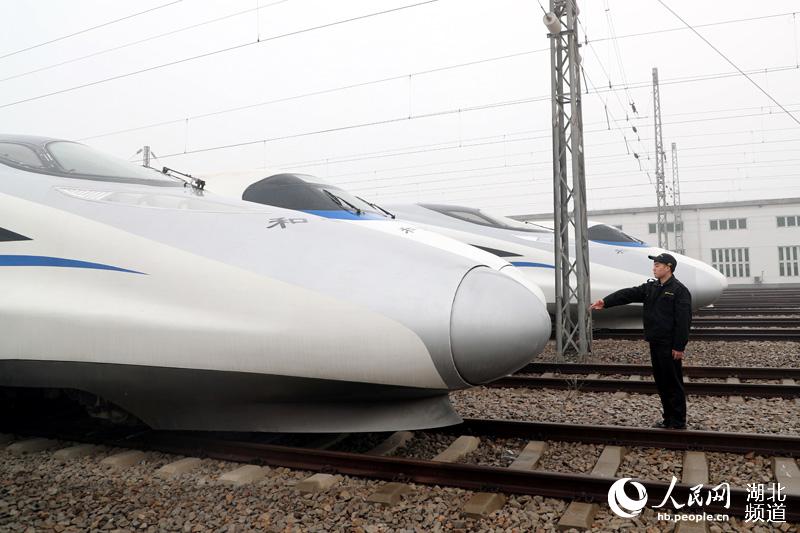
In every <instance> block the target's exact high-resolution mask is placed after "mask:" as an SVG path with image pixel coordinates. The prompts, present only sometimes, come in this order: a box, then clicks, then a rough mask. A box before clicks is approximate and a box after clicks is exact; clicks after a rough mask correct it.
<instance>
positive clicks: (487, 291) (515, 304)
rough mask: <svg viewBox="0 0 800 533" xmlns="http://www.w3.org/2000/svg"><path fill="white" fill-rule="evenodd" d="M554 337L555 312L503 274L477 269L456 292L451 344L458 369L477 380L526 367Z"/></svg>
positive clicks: (466, 376)
mask: <svg viewBox="0 0 800 533" xmlns="http://www.w3.org/2000/svg"><path fill="white" fill-rule="evenodd" d="M549 337H550V316H549V315H548V314H547V308H546V307H545V306H544V304H542V302H541V301H540V300H539V298H538V297H537V296H536V294H535V293H533V292H531V291H530V290H528V289H527V288H525V287H524V286H522V285H520V284H519V283H517V282H516V281H514V280H513V279H511V278H509V277H508V276H506V275H504V274H501V273H500V272H497V271H494V270H489V269H486V268H476V269H473V270H471V271H470V272H468V273H467V275H466V276H465V277H464V279H463V281H462V282H461V285H459V287H458V290H457V291H456V297H455V300H454V301H453V311H452V315H451V319H450V345H451V349H452V353H453V361H454V362H455V366H456V369H457V370H458V373H459V374H461V376H462V377H463V378H464V380H465V381H467V382H469V383H472V384H479V383H486V382H488V381H492V380H494V379H498V378H500V377H503V376H505V375H508V374H509V373H511V372H513V371H515V370H517V369H519V368H521V367H523V366H525V365H526V364H527V363H529V362H530V361H531V360H532V359H533V357H534V356H535V355H536V354H538V353H539V352H541V351H542V349H543V348H544V345H545V343H547V340H548V339H549Z"/></svg>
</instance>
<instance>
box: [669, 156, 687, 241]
mask: <svg viewBox="0 0 800 533" xmlns="http://www.w3.org/2000/svg"><path fill="white" fill-rule="evenodd" d="M672 212H673V216H672V218H673V219H674V220H675V251H676V252H678V253H679V254H682V253H686V250H685V249H684V247H683V216H682V215H681V184H680V180H679V179H678V145H677V144H675V143H672Z"/></svg>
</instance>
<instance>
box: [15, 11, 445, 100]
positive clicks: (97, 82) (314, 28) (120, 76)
mask: <svg viewBox="0 0 800 533" xmlns="http://www.w3.org/2000/svg"><path fill="white" fill-rule="evenodd" d="M438 1H439V0H424V1H422V2H417V3H415V4H408V5H405V6H400V7H395V8H392V9H385V10H382V11H376V12H373V13H368V14H366V15H359V16H356V17H350V18H347V19H342V20H337V21H334V22H328V23H326V24H320V25H317V26H311V27H308V28H303V29H300V30H295V31H291V32H287V33H282V34H279V35H273V36H271V37H266V38H264V39H261V40H260V41H259V40H255V41H248V42H246V43H242V44H237V45H234V46H229V47H227V48H222V49H218V50H213V51H211V52H206V53H203V54H198V55H195V56H190V57H184V58H183V59H178V60H175V61H169V62H167V63H161V64H159V65H153V66H150V67H147V68H143V69H139V70H135V71H132V72H126V73H124V74H118V75H116V76H111V77H108V78H103V79H100V80H95V81H92V82H88V83H84V84H81V85H75V86H73V87H67V88H66V89H61V90H58V91H53V92H50V93H45V94H39V95H36V96H31V97H28V98H23V99H22V100H17V101H14V102H9V103H6V104H0V109H4V108H7V107H11V106H15V105H19V104H23V103H27V102H33V101H36V100H41V99H42V98H48V97H51V96H55V95H58V94H64V93H68V92H72V91H77V90H79V89H85V88H87V87H93V86H96V85H100V84H103V83H108V82H110V81H115V80H120V79H124V78H129V77H131V76H136V75H139V74H144V73H146V72H153V71H155V70H159V69H162V68H166V67H172V66H175V65H180V64H183V63H188V62H191V61H196V60H198V59H203V58H207V57H212V56H216V55H219V54H225V53H228V52H232V51H234V50H241V49H243V48H246V47H249V46H254V45H259V44H264V43H268V42H272V41H275V40H277V39H283V38H286V37H293V36H295V35H301V34H304V33H309V32H312V31H318V30H322V29H326V28H332V27H334V26H340V25H343V24H348V23H351V22H356V21H360V20H365V19H369V18H372V17H378V16H382V15H387V14H390V13H397V12H399V11H403V10H406V9H412V8H415V7H420V6H424V5H429V4H433V3H436V2H438Z"/></svg>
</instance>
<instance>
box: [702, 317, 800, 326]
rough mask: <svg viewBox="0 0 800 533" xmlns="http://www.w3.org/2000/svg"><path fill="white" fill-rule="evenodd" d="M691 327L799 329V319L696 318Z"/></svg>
mask: <svg viewBox="0 0 800 533" xmlns="http://www.w3.org/2000/svg"><path fill="white" fill-rule="evenodd" d="M692 326H693V327H695V328H696V327H698V326H701V327H725V328H736V327H752V326H760V327H776V328H777V327H783V328H785V327H795V328H798V327H800V317H797V318H771V317H768V316H762V317H748V318H707V317H703V318H700V317H697V318H694V319H693V320H692Z"/></svg>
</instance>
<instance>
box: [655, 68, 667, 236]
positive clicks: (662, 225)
mask: <svg viewBox="0 0 800 533" xmlns="http://www.w3.org/2000/svg"><path fill="white" fill-rule="evenodd" d="M653 122H654V123H655V125H656V135H655V137H656V205H657V206H658V214H657V219H656V233H658V246H659V247H660V248H669V238H668V236H667V186H666V180H665V179H664V160H665V159H666V155H665V154H664V142H663V141H662V139H661V96H660V95H659V90H658V69H657V68H655V67H653Z"/></svg>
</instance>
